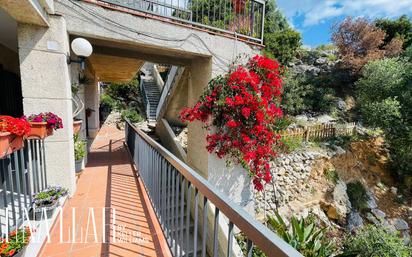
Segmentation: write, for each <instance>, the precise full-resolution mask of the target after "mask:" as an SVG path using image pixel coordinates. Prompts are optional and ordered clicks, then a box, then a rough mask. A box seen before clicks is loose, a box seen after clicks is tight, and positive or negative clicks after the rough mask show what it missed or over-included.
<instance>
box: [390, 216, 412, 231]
mask: <svg viewBox="0 0 412 257" xmlns="http://www.w3.org/2000/svg"><path fill="white" fill-rule="evenodd" d="M391 223H392V224H393V225H394V226H395V228H396V229H397V230H408V229H409V225H408V222H406V221H405V220H403V219H399V218H396V219H392V220H391Z"/></svg>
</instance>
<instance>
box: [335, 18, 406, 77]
mask: <svg viewBox="0 0 412 257" xmlns="http://www.w3.org/2000/svg"><path fill="white" fill-rule="evenodd" d="M384 38H385V31H383V30H381V29H379V28H377V27H376V26H375V25H374V24H373V23H371V22H370V21H368V20H367V19H365V18H358V19H355V20H354V19H352V18H351V17H348V18H346V19H345V20H344V21H343V22H342V23H340V24H339V25H338V26H335V27H334V28H333V33H332V41H333V43H334V44H335V45H336V46H337V48H338V51H339V54H340V57H341V58H342V61H343V63H344V65H345V66H346V67H348V68H350V69H352V70H353V71H354V73H355V74H359V72H360V70H361V69H362V67H363V66H364V65H365V64H366V63H368V62H369V61H372V60H377V59H381V58H383V57H385V56H396V55H397V54H399V53H401V52H402V41H399V40H398V39H397V38H395V39H393V40H391V41H390V42H388V43H387V44H385V43H384Z"/></svg>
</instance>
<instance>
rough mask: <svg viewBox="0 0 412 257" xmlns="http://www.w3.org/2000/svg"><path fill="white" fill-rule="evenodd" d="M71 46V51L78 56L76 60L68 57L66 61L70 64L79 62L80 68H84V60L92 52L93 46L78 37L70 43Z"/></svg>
mask: <svg viewBox="0 0 412 257" xmlns="http://www.w3.org/2000/svg"><path fill="white" fill-rule="evenodd" d="M71 48H72V50H73V52H74V53H75V54H76V55H77V56H78V60H73V59H71V58H70V57H69V58H68V59H67V63H68V64H70V63H72V62H74V63H79V64H80V68H81V69H82V70H84V68H85V64H84V63H85V60H86V58H87V57H89V56H90V55H91V54H92V52H93V47H92V45H91V44H90V42H89V41H88V40H87V39H84V38H81V37H78V38H76V39H74V40H73V41H72V43H71Z"/></svg>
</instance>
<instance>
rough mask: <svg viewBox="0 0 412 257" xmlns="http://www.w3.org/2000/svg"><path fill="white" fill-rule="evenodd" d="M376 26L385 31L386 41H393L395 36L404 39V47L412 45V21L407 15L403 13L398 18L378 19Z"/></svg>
mask: <svg viewBox="0 0 412 257" xmlns="http://www.w3.org/2000/svg"><path fill="white" fill-rule="evenodd" d="M375 26H376V27H378V28H380V29H382V30H383V31H385V33H386V35H385V43H386V44H387V43H389V42H391V40H392V39H394V38H398V37H400V38H402V39H403V41H404V42H403V49H406V48H408V47H409V46H411V45H412V21H411V19H410V18H409V17H408V16H407V15H402V16H400V17H399V18H398V19H395V20H392V19H388V18H384V19H378V20H376V21H375Z"/></svg>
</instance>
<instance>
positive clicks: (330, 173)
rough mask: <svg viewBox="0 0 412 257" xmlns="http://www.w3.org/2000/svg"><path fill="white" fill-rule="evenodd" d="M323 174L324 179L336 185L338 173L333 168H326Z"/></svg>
mask: <svg viewBox="0 0 412 257" xmlns="http://www.w3.org/2000/svg"><path fill="white" fill-rule="evenodd" d="M324 174H325V177H326V179H327V180H329V181H330V182H332V183H333V184H335V185H336V184H337V183H338V181H339V175H338V173H337V172H336V170H335V169H328V170H326V171H325V173H324Z"/></svg>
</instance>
